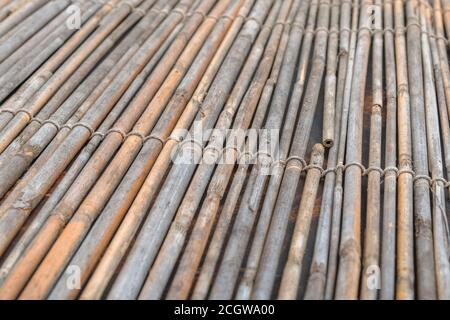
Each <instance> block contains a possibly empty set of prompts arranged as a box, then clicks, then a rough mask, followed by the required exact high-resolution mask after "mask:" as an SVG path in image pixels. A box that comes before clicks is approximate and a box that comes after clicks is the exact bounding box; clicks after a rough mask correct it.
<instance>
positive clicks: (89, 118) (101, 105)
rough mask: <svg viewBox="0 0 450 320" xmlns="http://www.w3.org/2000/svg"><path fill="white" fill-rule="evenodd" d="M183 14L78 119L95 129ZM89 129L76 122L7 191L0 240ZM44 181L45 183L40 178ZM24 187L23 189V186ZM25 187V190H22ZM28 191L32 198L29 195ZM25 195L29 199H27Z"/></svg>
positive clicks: (20, 220)
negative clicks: (27, 177)
mask: <svg viewBox="0 0 450 320" xmlns="http://www.w3.org/2000/svg"><path fill="white" fill-rule="evenodd" d="M180 6H181V8H183V7H185V4H183V3H181V4H180ZM181 17H182V15H181V14H180V13H179V12H175V13H174V14H173V15H171V16H170V18H171V19H166V21H165V23H163V24H162V25H161V26H160V27H159V28H158V29H157V30H156V31H155V32H154V33H153V34H152V36H151V37H150V38H148V39H147V40H146V42H145V44H144V45H143V46H142V47H141V48H140V50H139V51H138V52H136V53H135V55H134V58H133V59H132V60H131V61H130V62H129V63H128V64H127V65H126V67H124V68H122V70H121V71H120V73H119V74H118V75H117V76H116V78H115V79H114V81H113V82H112V83H111V85H110V86H109V87H108V89H107V90H105V91H104V92H103V93H102V95H101V96H100V97H99V98H98V99H97V100H96V103H95V106H93V108H91V109H90V110H89V111H88V112H87V113H86V114H85V115H84V116H83V118H82V119H81V121H82V123H83V124H86V125H88V126H90V127H91V128H92V130H95V129H96V128H97V126H98V125H99V124H100V122H101V121H102V120H103V119H104V117H105V116H106V114H107V113H108V112H109V111H110V110H111V108H112V107H113V106H114V104H115V103H116V102H117V101H118V100H119V98H120V96H121V95H122V93H123V92H124V91H125V90H126V88H127V87H128V86H129V84H130V83H131V81H132V79H134V77H135V76H136V75H137V74H138V73H139V72H140V71H141V70H142V68H143V67H144V65H145V64H146V63H147V62H148V61H149V60H150V58H151V57H152V56H153V54H154V53H155V51H156V50H157V49H158V48H159V46H160V45H161V43H162V42H163V40H164V39H165V38H166V36H168V35H169V33H170V32H171V31H172V30H173V28H174V27H175V26H176V25H177V23H178V22H179V20H180V19H181ZM90 133H91V130H89V129H88V128H86V127H85V126H81V125H79V126H76V127H75V128H73V129H72V130H71V132H70V134H69V135H68V136H67V138H66V139H65V140H64V142H63V143H61V144H60V145H59V146H58V147H57V149H56V151H55V152H54V153H53V154H52V156H51V158H50V159H49V160H47V161H46V162H45V163H44V164H43V166H42V167H41V168H39V169H38V170H37V172H36V174H35V175H34V176H33V177H32V178H31V179H30V181H28V184H26V185H25V186H18V187H16V188H15V189H14V191H13V192H11V193H10V195H9V196H8V198H6V199H5V201H4V203H3V205H2V207H3V210H4V211H3V212H5V214H4V215H3V216H2V221H1V222H0V225H1V224H3V223H6V224H5V228H6V225H8V227H7V228H8V234H9V235H8V236H7V234H6V233H2V235H3V236H4V238H3V239H5V240H6V241H4V242H3V243H5V244H6V242H8V241H9V239H8V238H9V236H12V235H13V234H14V233H15V232H17V229H15V227H14V225H15V226H17V227H19V226H20V225H21V224H23V222H24V220H25V219H26V217H27V216H28V214H29V212H30V209H31V208H33V207H34V206H36V205H37V201H38V200H39V199H42V196H43V195H44V193H45V192H46V190H48V188H50V187H51V185H52V184H53V183H54V181H55V180H56V178H57V177H58V176H59V174H60V172H62V170H63V169H64V168H65V167H66V166H67V165H68V163H69V161H70V160H71V159H72V158H73V157H74V156H75V155H76V154H77V153H78V151H79V150H80V149H81V147H82V146H83V145H84V143H85V142H86V141H87V139H88V138H89V136H90ZM40 175H44V176H45V178H42V177H41V176H40ZM43 181H44V184H42V182H43ZM35 184H37V185H39V187H38V189H34V188H35V187H34V185H35ZM23 189H25V190H23ZM22 191H24V192H22ZM18 195H19V197H20V198H21V199H23V200H25V201H29V200H31V199H33V201H32V203H31V206H27V207H26V208H17V206H14V204H13V203H14V202H15V201H19V202H21V201H23V200H20V199H17V196H18ZM29 195H33V196H31V198H29V197H28V196H29ZM26 199H28V200H26ZM11 204H12V206H11ZM15 210H19V211H21V212H22V214H21V215H17V214H14V212H15ZM9 219H12V220H13V221H14V222H8V220H9Z"/></svg>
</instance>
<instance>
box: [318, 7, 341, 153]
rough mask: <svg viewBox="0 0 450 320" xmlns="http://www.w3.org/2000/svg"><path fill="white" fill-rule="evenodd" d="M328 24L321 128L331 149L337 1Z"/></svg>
mask: <svg viewBox="0 0 450 320" xmlns="http://www.w3.org/2000/svg"><path fill="white" fill-rule="evenodd" d="M332 6H333V7H332V13H331V22H330V35H329V39H328V42H329V44H328V46H329V50H328V54H327V66H326V68H327V69H326V77H325V98H324V100H325V101H324V106H323V109H324V110H323V128H322V131H323V132H322V143H323V145H324V146H325V147H327V148H331V147H332V146H333V144H334V140H335V135H334V134H335V131H336V130H335V128H334V125H335V118H336V81H337V77H336V71H337V68H338V61H339V57H338V52H337V51H338V43H339V35H338V31H337V30H338V26H339V6H340V2H339V1H333V3H332Z"/></svg>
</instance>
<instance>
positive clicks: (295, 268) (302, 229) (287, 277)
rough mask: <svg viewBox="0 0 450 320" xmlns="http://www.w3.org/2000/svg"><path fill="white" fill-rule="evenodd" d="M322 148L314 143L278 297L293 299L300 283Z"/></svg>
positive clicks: (321, 160) (320, 175)
mask: <svg viewBox="0 0 450 320" xmlns="http://www.w3.org/2000/svg"><path fill="white" fill-rule="evenodd" d="M323 158H324V148H323V146H322V144H316V145H315V146H314V147H313V150H312V153H311V160H310V167H309V169H308V173H307V175H306V180H305V186H304V188H303V192H302V200H301V201H300V207H299V209H298V214H297V221H296V222H295V228H294V231H293V235H292V240H291V243H290V247H289V255H288V260H287V262H286V264H285V266H284V269H283V276H282V279H281V284H280V289H279V293H278V299H283V300H295V299H296V298H297V293H298V287H299V284H300V274H301V271H302V267H303V257H304V254H305V250H306V243H307V241H308V235H309V229H310V227H311V220H312V215H313V210H314V204H315V202H316V196H317V191H318V188H319V183H320V179H321V177H322V166H323Z"/></svg>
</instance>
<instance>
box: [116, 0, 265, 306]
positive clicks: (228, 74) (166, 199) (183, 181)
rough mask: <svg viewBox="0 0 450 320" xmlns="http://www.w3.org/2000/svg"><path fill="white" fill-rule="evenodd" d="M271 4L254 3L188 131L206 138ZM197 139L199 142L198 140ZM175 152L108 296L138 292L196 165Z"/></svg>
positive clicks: (244, 76)
mask: <svg viewBox="0 0 450 320" xmlns="http://www.w3.org/2000/svg"><path fill="white" fill-rule="evenodd" d="M271 6H272V2H271V1H261V2H257V3H256V5H255V7H254V8H253V10H252V13H251V14H250V18H249V19H248V21H247V22H246V23H245V25H244V26H243V28H242V30H241V32H240V34H239V36H238V38H237V40H236V41H235V43H234V44H233V47H232V48H231V49H230V51H229V54H228V57H227V59H226V61H225V62H224V63H223V65H222V67H221V69H220V71H219V73H218V75H217V77H216V79H215V81H214V83H213V84H212V86H211V88H210V90H209V93H208V95H207V96H206V98H205V101H204V103H203V107H202V110H201V112H200V113H199V114H198V116H197V119H196V120H197V121H196V122H195V124H194V128H193V129H191V132H194V131H193V130H198V131H199V132H201V133H202V136H203V137H204V138H205V139H208V138H209V135H208V130H209V129H211V128H212V127H213V125H214V123H215V122H216V120H217V118H218V116H219V112H220V111H221V109H222V107H223V105H224V104H225V100H226V98H227V97H226V96H227V93H228V92H229V91H230V90H231V89H232V87H233V84H234V82H235V79H236V77H237V75H238V73H239V71H240V69H241V67H242V65H243V64H244V59H245V57H246V55H247V54H248V53H249V51H250V49H251V46H252V44H253V42H254V41H255V38H256V35H257V33H258V32H259V30H260V26H261V24H262V21H261V20H265V17H266V15H267V14H268V12H269V10H270V8H271ZM257 47H259V46H257ZM261 55H262V52H261V50H253V51H252V52H251V53H250V54H249V57H248V59H247V62H246V63H245V65H244V67H243V70H242V72H241V73H240V76H239V78H238V79H237V81H236V84H238V85H236V86H235V87H234V89H233V92H232V93H231V96H230V98H229V99H228V102H227V105H232V104H239V102H240V101H241V99H242V97H243V95H244V94H245V91H246V88H247V86H248V84H249V82H250V81H251V78H252V75H253V72H254V70H255V68H256V65H257V63H258V62H259V60H260V57H261ZM219 80H220V84H219ZM198 143H200V145H202V142H198ZM179 152H180V153H178V156H177V157H180V158H178V159H177V162H178V161H180V163H183V164H178V165H174V166H173V167H172V170H171V171H170V173H169V174H168V177H167V179H166V181H165V183H164V185H163V187H162V188H161V191H160V193H159V196H158V198H156V201H155V204H154V205H153V208H152V209H151V210H150V212H149V216H148V218H147V220H146V221H145V223H144V225H143V227H142V230H141V233H140V234H139V236H138V238H137V240H136V242H135V245H134V247H133V248H132V249H131V252H130V254H129V255H128V257H127V259H126V261H125V264H124V266H123V268H122V270H121V272H120V273H119V276H118V278H117V279H116V281H115V283H114V285H113V287H112V289H111V291H110V293H109V295H108V298H109V299H114V298H129V297H135V296H137V294H138V293H139V290H140V288H141V286H142V283H143V281H144V280H145V277H146V275H147V272H148V270H149V268H150V266H151V264H152V262H153V260H154V258H155V255H156V253H157V252H156V251H157V249H158V248H159V245H160V244H161V242H162V240H163V239H162V237H163V236H164V234H165V232H164V231H163V232H160V233H158V232H157V231H158V230H167V229H168V227H169V225H170V222H171V220H172V217H173V214H174V212H173V211H174V209H176V207H178V204H179V203H180V202H181V198H182V195H183V192H182V190H185V189H186V187H187V184H188V183H189V180H190V178H191V176H192V174H193V171H194V170H195V167H196V164H195V161H192V160H191V159H190V157H189V155H186V154H185V153H183V152H182V150H180V151H179ZM197 156H198V155H197ZM186 157H187V158H186ZM194 160H195V159H194ZM197 160H198V158H197ZM192 162H194V163H192ZM174 190H179V191H180V192H174ZM155 220H156V221H155ZM153 230H155V231H153ZM149 243H151V245H150V246H149V245H148V244H149Z"/></svg>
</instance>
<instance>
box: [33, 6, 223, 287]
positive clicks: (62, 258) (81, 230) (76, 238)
mask: <svg viewBox="0 0 450 320" xmlns="http://www.w3.org/2000/svg"><path fill="white" fill-rule="evenodd" d="M191 3H192V1H191V2H190V3H189V2H185V3H184V4H183V3H182V6H181V7H179V10H178V13H177V15H176V16H175V15H174V16H173V17H172V18H173V19H174V20H175V21H173V22H176V21H177V20H176V19H177V18H180V17H179V16H180V10H181V11H185V10H186V9H187V8H186V6H187V5H190V4H191ZM204 4H205V5H206V8H205V6H204V7H203V8H200V9H198V10H205V9H207V10H208V7H210V4H208V2H205V3H204ZM183 7H184V8H183ZM200 12H201V11H198V12H197V13H196V14H195V16H194V20H193V21H192V22H194V21H196V20H195V18H196V19H197V22H196V23H194V25H193V24H192V22H191V24H190V28H192V27H194V28H196V26H198V24H199V22H200V21H201V20H202V17H203V15H201V14H200ZM177 16H178V17H177ZM199 16H200V20H198V18H199ZM213 24H214V23H213ZM170 25H172V22H171V23H170ZM166 27H167V26H166ZM188 30H189V29H186V30H185V31H184V32H187V31H188ZM194 30H195V29H194ZM203 31H204V33H206V34H208V33H207V32H205V30H203ZM156 36H157V34H156ZM202 37H204V35H203V36H201V34H198V38H199V42H200V43H201V41H202ZM180 39H182V38H180ZM150 40H151V39H150V38H149V39H148V40H147V41H148V43H150V42H149V41H150ZM185 40H186V41H187V39H185ZM216 41H217V40H216ZM178 45H180V43H179V41H178ZM195 45H197V46H198V45H199V44H198V43H195V42H194V46H195ZM190 49H192V52H189V50H186V52H188V53H187V54H184V56H182V58H181V60H180V64H179V67H178V68H176V69H174V71H173V72H172V75H171V76H169V78H168V80H167V81H166V82H167V84H166V85H165V87H166V89H169V88H170V86H172V87H174V86H176V84H177V82H178V81H179V80H178V81H177V80H176V79H177V78H176V77H178V78H180V77H182V76H183V74H184V73H185V72H186V69H180V66H184V65H187V66H188V65H189V63H190V62H189V59H190V60H191V61H192V56H193V55H195V53H196V52H197V50H194V47H191V48H190ZM174 53H175V52H174ZM183 70H184V71H183ZM155 74H157V73H155ZM157 75H158V76H161V75H159V74H157ZM162 77H164V76H163V75H162ZM147 84H148V83H147ZM168 86H169V87H168ZM169 90H170V89H169ZM141 92H143V91H142V90H141ZM161 92H164V89H162V91H161ZM142 97H143V95H142V94H141V99H142ZM169 97H170V96H169ZM167 99H168V98H167ZM167 99H166V101H167ZM144 107H145V105H143V104H142V101H138V102H137V103H135V104H133V108H131V109H130V108H128V109H127V112H126V113H125V114H124V116H123V117H122V118H121V119H120V120H119V123H120V124H121V127H123V126H128V127H129V126H130V124H128V125H127V124H126V121H127V120H130V117H131V121H132V122H133V121H136V118H137V117H138V116H139V113H137V114H134V112H132V111H136V108H138V109H137V111H139V108H140V109H141V110H142V109H143V108H144ZM141 112H142V111H141ZM133 119H134V120H133ZM131 124H132V123H131ZM125 129H126V128H125ZM128 130H129V129H126V130H124V131H125V132H127V131H128ZM111 136H112V135H108V136H107V137H106V138H107V139H106V140H104V141H103V143H102V145H101V147H100V149H98V150H97V151H96V155H94V159H96V158H98V159H99V160H100V161H101V163H97V162H98V161H94V162H92V159H91V162H90V163H91V164H92V165H90V168H89V166H88V167H87V168H85V170H83V172H82V174H81V176H79V177H78V178H77V181H76V182H75V184H77V183H78V184H79V183H83V179H82V178H83V177H85V178H87V179H90V181H91V182H89V184H90V185H92V184H93V183H94V182H95V178H94V179H92V178H91V177H90V176H89V173H93V175H94V177H95V176H98V175H99V174H100V173H101V171H100V172H98V170H99V169H100V170H101V168H102V167H104V166H105V165H106V164H107V161H108V159H109V158H110V157H111V156H112V155H113V154H114V151H115V150H116V149H117V147H118V146H119V145H120V142H121V139H119V140H120V141H118V142H119V145H117V146H116V147H115V148H113V150H112V152H113V153H111V150H109V151H108V150H107V149H106V147H108V145H109V146H111V144H112V143H114V141H116V140H117V135H116V136H115V138H116V140H114V139H110V137H111ZM119 136H120V135H119ZM134 138H136V137H134ZM127 140H133V139H129V138H127ZM135 142H136V139H134V143H133V145H136V143H135ZM102 150H103V151H105V152H108V153H109V155H106V156H105V154H101V152H100V151H102ZM121 151H126V149H125V148H122V150H121ZM137 151H139V150H137ZM122 153H123V152H122ZM99 156H105V158H106V160H105V159H103V157H102V158H99ZM116 162H117V158H116ZM124 167H125V168H124ZM127 167H128V165H127V164H126V163H125V164H123V165H122V169H121V168H118V170H122V172H123V169H126V168H127ZM110 169H111V166H110V167H109V168H108V170H109V171H107V174H105V175H104V178H103V180H100V184H97V185H96V187H95V188H97V189H98V187H99V186H100V187H102V184H103V183H104V182H105V181H106V180H108V179H109V178H110V176H109V173H108V172H110V171H111V170H110ZM112 169H115V167H112ZM93 170H95V171H94V172H93ZM96 171H97V173H96ZM119 172H120V171H119ZM119 177H120V174H119V173H118V172H116V175H115V176H114V175H113V179H117V178H119ZM84 180H86V179H84ZM119 181H120V180H119ZM109 182H110V183H111V184H108V185H107V188H105V189H103V190H101V193H97V194H96V195H97V196H98V200H99V201H97V207H96V206H88V205H87V203H91V202H92V201H94V202H95V199H94V198H92V195H93V194H94V195H95V192H94V193H90V195H89V196H88V198H86V199H85V201H84V202H83V205H82V207H80V208H79V210H78V211H77V214H76V217H77V216H80V215H81V214H82V213H81V212H83V214H86V215H89V214H90V215H93V217H95V215H97V214H98V213H99V210H100V209H101V208H102V206H103V205H104V203H105V201H107V200H108V198H107V197H108V193H111V192H112V191H113V190H114V186H115V185H114V184H113V183H114V182H113V181H111V180H109ZM115 183H116V184H117V183H118V182H115ZM111 188H113V189H112V190H111ZM97 189H95V190H97ZM76 190H77V188H73V186H72V188H71V191H70V192H71V193H68V194H67V195H66V196H68V197H65V199H67V200H65V199H63V202H61V203H60V204H58V206H57V207H56V208H55V212H56V213H57V214H56V215H54V219H53V221H49V223H48V224H47V226H48V227H49V228H53V229H54V228H61V227H62V226H60V225H59V224H58V223H56V222H57V221H58V220H59V219H58V216H59V215H62V216H67V218H69V217H70V216H71V215H72V214H73V213H74V211H75V209H76V207H77V206H78V204H79V203H80V202H81V200H82V199H83V197H84V195H83V194H85V193H86V192H87V191H89V189H87V190H86V191H84V193H83V194H82V196H81V197H80V196H79V194H77V193H76V192H75V191H76ZM78 191H79V188H78ZM78 193H79V192H78ZM102 194H103V196H101V195H102ZM67 201H69V203H72V205H71V206H70V207H67V205H66V204H65V203H64V202H66V203H67ZM74 201H75V203H73V202H74ZM67 209H69V210H67ZM86 210H87V211H86ZM77 221H78V219H76V218H75V220H73V219H72V222H71V223H70V224H69V226H68V227H66V229H65V230H66V231H67V230H73V232H72V233H70V232H69V234H71V237H70V238H69V239H67V241H66V242H65V241H64V239H65V238H67V234H68V233H67V232H65V233H63V235H61V236H60V238H59V239H58V241H57V243H56V244H55V245H54V247H53V249H52V252H51V254H49V255H47V257H46V260H45V261H53V260H52V257H53V256H54V254H55V253H57V252H58V250H59V249H58V248H59V246H60V244H64V243H65V246H66V249H67V246H71V248H72V249H71V250H65V254H63V255H58V254H56V258H57V259H58V260H59V262H58V263H60V264H65V263H66V262H68V259H70V257H71V256H72V254H73V253H74V250H75V249H76V246H77V243H79V242H80V241H81V240H82V238H83V237H84V235H85V234H86V232H87V231H88V230H87V229H86V228H88V227H89V225H90V224H89V223H87V224H86V223H85V224H83V223H79V221H78V222H77ZM75 230H76V231H75ZM44 236H45V235H44ZM52 239H53V238H52ZM52 239H48V240H47V241H54V240H52ZM55 264H56V262H55V263H54V264H53V263H51V266H50V267H49V268H44V267H43V265H44V263H43V264H42V265H41V269H40V270H41V272H42V273H46V272H49V269H51V268H54V265H55ZM55 280H57V279H53V281H55ZM50 281H52V280H50ZM48 285H49V284H48V283H47V286H48Z"/></svg>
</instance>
